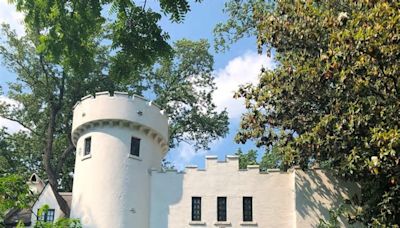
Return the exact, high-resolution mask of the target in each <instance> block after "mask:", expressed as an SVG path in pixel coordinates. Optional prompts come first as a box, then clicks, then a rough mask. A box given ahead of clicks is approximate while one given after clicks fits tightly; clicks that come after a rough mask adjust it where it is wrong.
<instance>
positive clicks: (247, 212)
mask: <svg viewBox="0 0 400 228" xmlns="http://www.w3.org/2000/svg"><path fill="white" fill-rule="evenodd" d="M243 221H244V222H252V221H253V197H251V196H245V197H243Z"/></svg>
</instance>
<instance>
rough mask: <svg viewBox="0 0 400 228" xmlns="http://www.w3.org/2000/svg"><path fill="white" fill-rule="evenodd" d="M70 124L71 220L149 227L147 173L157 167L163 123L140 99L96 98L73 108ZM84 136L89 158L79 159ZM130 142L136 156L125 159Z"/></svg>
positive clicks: (157, 111)
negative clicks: (72, 163) (72, 164)
mask: <svg viewBox="0 0 400 228" xmlns="http://www.w3.org/2000/svg"><path fill="white" fill-rule="evenodd" d="M139 112H141V114H139ZM73 122H74V123H73V133H72V134H73V137H74V138H75V139H76V141H75V143H76V149H77V153H76V160H75V171H74V184H73V197H72V206H71V217H73V218H80V219H81V222H82V224H83V226H84V227H96V228H102V227H104V228H109V227H138V228H139V227H140V228H142V227H143V228H145V227H149V213H150V203H149V202H150V170H151V168H160V161H161V159H162V156H163V154H164V152H165V145H166V142H167V138H165V137H167V135H168V132H167V129H168V124H167V118H166V117H165V116H163V115H162V113H160V109H159V108H158V107H155V106H154V105H152V104H149V102H148V101H145V100H143V99H142V98H137V97H135V98H134V99H132V98H131V97H128V96H127V95H125V94H115V96H113V97H111V96H109V95H108V94H107V93H105V94H104V93H99V94H97V96H96V98H92V97H90V98H87V99H84V100H83V101H81V102H80V104H78V105H77V106H76V108H75V110H74V119H73ZM87 137H91V153H90V155H89V156H84V142H85V138H87ZM131 137H136V138H140V139H141V141H140V155H139V157H135V156H131V155H130V147H131Z"/></svg>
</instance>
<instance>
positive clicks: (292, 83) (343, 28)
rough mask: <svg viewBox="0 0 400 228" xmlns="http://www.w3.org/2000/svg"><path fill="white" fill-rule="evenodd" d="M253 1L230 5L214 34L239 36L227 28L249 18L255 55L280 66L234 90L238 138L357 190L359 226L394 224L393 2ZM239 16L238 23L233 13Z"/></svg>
mask: <svg viewBox="0 0 400 228" xmlns="http://www.w3.org/2000/svg"><path fill="white" fill-rule="evenodd" d="M254 2H255V1H241V2H237V1H230V3H229V4H228V8H227V10H228V12H230V13H231V18H230V19H229V20H228V22H227V23H226V24H225V25H224V26H226V27H225V29H224V30H219V31H218V32H219V33H220V34H219V37H221V36H222V37H226V36H228V37H229V36H230V37H231V41H235V38H236V37H239V38H240V36H241V34H243V32H242V31H240V32H238V30H235V26H236V25H237V24H240V23H246V22H248V21H252V23H253V25H254V26H253V27H251V26H250V27H249V28H247V30H246V31H248V32H251V31H256V34H257V38H258V48H259V50H262V49H263V48H266V49H267V51H271V50H274V51H275V53H276V54H275V58H276V60H277V61H279V65H278V66H277V67H276V68H275V69H274V70H270V71H264V72H261V73H260V82H259V84H258V85H256V86H251V85H248V86H245V87H242V88H241V89H239V91H238V92H237V97H243V98H245V100H246V101H245V103H246V107H247V108H248V111H249V112H248V113H246V114H245V115H244V116H243V118H242V123H241V129H240V131H239V132H238V134H237V137H236V141H238V142H241V143H245V142H246V141H247V140H253V139H255V140H256V141H257V145H258V146H267V147H269V146H271V145H275V146H277V147H278V149H279V150H280V151H284V152H283V163H284V164H286V165H293V164H298V165H301V166H302V167H303V168H307V167H308V166H309V165H311V162H312V161H316V162H319V163H321V164H325V166H327V167H329V168H331V169H333V170H335V172H336V173H338V174H339V175H340V176H342V177H344V178H347V179H350V180H353V181H357V182H359V183H360V184H361V185H362V186H363V196H362V201H361V203H360V205H361V206H362V207H363V208H364V209H365V210H363V214H362V215H360V217H359V218H358V219H359V220H360V221H362V222H364V223H365V224H379V225H380V226H385V225H386V226H391V225H394V224H399V223H400V217H399V216H398V215H397V214H398V213H397V214H396V213H393V211H398V210H399V204H398V203H397V202H400V198H399V196H400V192H399V181H398V177H399V176H400V168H399V167H400V166H399V160H398V159H399V152H400V147H399V146H398V129H399V123H400V119H399V118H400V115H399V113H400V103H399V101H400V93H399V91H400V90H399V89H400V83H399V79H398V73H397V72H396V70H395V69H397V71H398V69H399V66H400V62H399V58H398V57H399V56H400V46H399V45H398V43H399V36H400V35H399V31H400V30H399V26H398V25H399V23H398V22H399V14H398V12H399V10H400V8H399V7H400V5H399V4H397V3H395V2H392V1H375V2H374V1H372V2H371V1H357V2H354V1H325V2H323V1H286V0H284V1H278V2H274V3H269V6H266V7H263V6H258V7H257V5H255V4H253V3H254ZM266 4H268V3H266ZM232 5H235V8H233V7H232ZM249 5H252V7H253V8H249ZM248 9H251V10H248ZM240 10H247V13H246V14H243V15H246V16H243V17H244V18H241V17H239V16H236V15H234V14H232V12H239V11H240ZM232 21H233V22H232ZM232 31H233V35H232V33H231V32H232ZM232 37H233V38H232Z"/></svg>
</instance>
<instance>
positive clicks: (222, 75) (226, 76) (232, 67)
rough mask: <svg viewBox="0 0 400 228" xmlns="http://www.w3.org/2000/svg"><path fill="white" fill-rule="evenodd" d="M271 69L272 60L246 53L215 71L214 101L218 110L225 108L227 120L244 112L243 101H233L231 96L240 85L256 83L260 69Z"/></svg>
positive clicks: (272, 65) (264, 56)
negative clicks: (227, 115) (215, 88)
mask: <svg viewBox="0 0 400 228" xmlns="http://www.w3.org/2000/svg"><path fill="white" fill-rule="evenodd" d="M261 67H264V68H266V69H272V68H273V67H274V63H273V59H272V58H269V57H267V56H266V55H258V54H256V53H254V52H248V53H246V54H244V55H242V56H239V57H236V58H234V59H232V60H231V61H229V63H228V65H226V66H225V68H223V69H220V70H217V71H216V78H215V82H216V85H217V90H216V91H215V92H214V96H213V98H214V101H215V104H216V105H217V108H218V109H219V110H223V109H224V108H227V111H228V114H229V118H230V119H231V121H232V119H237V118H239V117H240V116H241V114H242V113H244V112H245V106H244V100H243V99H239V100H238V99H234V98H233V94H234V92H235V91H236V90H237V89H238V88H239V86H240V85H244V84H247V83H252V84H256V83H257V82H258V78H259V74H260V69H261Z"/></svg>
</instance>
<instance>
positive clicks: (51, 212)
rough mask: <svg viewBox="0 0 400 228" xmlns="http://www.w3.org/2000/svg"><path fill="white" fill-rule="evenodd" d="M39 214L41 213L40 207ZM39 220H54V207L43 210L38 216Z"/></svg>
mask: <svg viewBox="0 0 400 228" xmlns="http://www.w3.org/2000/svg"><path fill="white" fill-rule="evenodd" d="M37 214H38V215H39V209H38V212H37ZM37 220H38V221H43V222H53V221H54V209H48V210H47V212H43V213H42V215H41V216H40V217H38V218H37Z"/></svg>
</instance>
